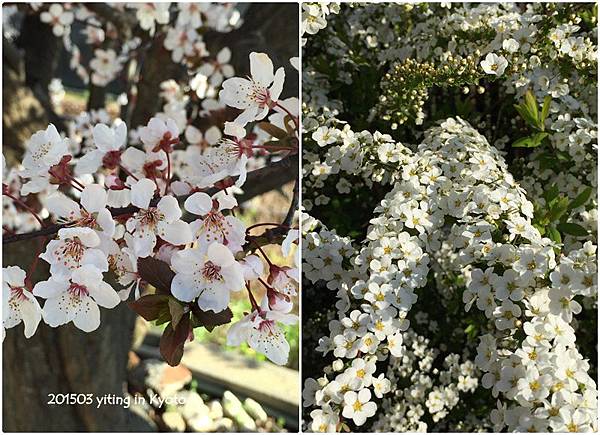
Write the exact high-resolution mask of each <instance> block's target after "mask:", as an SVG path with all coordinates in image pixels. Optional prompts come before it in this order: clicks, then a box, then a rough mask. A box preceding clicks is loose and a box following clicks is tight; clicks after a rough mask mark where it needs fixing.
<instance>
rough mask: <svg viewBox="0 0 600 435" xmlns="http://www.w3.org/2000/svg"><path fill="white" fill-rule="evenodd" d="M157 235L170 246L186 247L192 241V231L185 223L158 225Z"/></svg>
mask: <svg viewBox="0 0 600 435" xmlns="http://www.w3.org/2000/svg"><path fill="white" fill-rule="evenodd" d="M158 235H159V236H160V238H161V239H163V240H165V241H167V242H169V243H170V244H172V245H176V246H178V245H187V244H188V243H191V242H192V240H193V237H192V231H191V230H190V226H189V225H188V224H187V222H184V221H180V220H177V221H175V222H172V223H170V224H169V223H165V222H161V223H159V224H158Z"/></svg>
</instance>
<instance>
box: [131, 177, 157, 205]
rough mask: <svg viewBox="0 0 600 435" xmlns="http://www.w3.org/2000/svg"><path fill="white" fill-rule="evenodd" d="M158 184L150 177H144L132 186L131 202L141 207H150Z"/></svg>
mask: <svg viewBox="0 0 600 435" xmlns="http://www.w3.org/2000/svg"><path fill="white" fill-rule="evenodd" d="M155 189H156V184H154V181H152V180H149V179H148V178H143V179H141V180H140V181H138V182H137V183H135V184H134V185H133V186H132V187H131V203H132V204H133V205H135V206H136V207H139V208H144V209H146V208H148V206H149V205H150V200H151V199H152V197H153V196H154V190H155Z"/></svg>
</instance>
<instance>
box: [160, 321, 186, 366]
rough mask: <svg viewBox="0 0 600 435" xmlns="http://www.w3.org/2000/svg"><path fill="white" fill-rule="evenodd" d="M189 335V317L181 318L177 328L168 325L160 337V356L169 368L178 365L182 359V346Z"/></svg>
mask: <svg viewBox="0 0 600 435" xmlns="http://www.w3.org/2000/svg"><path fill="white" fill-rule="evenodd" d="M189 333H190V316H189V315H188V316H183V317H182V318H181V320H180V321H179V323H178V324H177V327H176V328H174V329H173V325H172V324H171V323H169V324H168V325H167V327H166V328H165V330H164V332H163V335H162V337H160V354H161V355H162V357H163V358H164V360H165V361H166V363H167V364H169V365H170V366H176V365H179V362H180V361H181V358H182V357H183V345H184V344H185V341H186V340H187V338H188V336H189Z"/></svg>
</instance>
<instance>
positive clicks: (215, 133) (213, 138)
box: [204, 125, 221, 145]
mask: <svg viewBox="0 0 600 435" xmlns="http://www.w3.org/2000/svg"><path fill="white" fill-rule="evenodd" d="M204 138H205V139H206V142H208V143H209V144H210V145H215V144H216V143H217V142H219V141H220V140H221V130H219V128H218V127H217V126H214V125H213V126H212V127H210V128H209V129H208V130H206V132H205V133H204Z"/></svg>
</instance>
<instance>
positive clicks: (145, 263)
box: [138, 257, 175, 294]
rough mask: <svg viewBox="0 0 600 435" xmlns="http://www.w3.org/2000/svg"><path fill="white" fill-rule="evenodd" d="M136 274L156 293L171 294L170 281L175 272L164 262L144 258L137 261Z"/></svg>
mask: <svg viewBox="0 0 600 435" xmlns="http://www.w3.org/2000/svg"><path fill="white" fill-rule="evenodd" d="M138 274H139V275H140V277H141V278H142V279H143V280H144V281H146V282H147V283H148V284H150V285H152V286H154V287H155V288H156V291H157V293H162V294H171V281H173V277H175V272H173V271H172V270H171V268H170V267H169V265H168V264H167V263H165V262H164V261H161V260H157V259H156V258H151V257H146V258H139V259H138Z"/></svg>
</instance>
